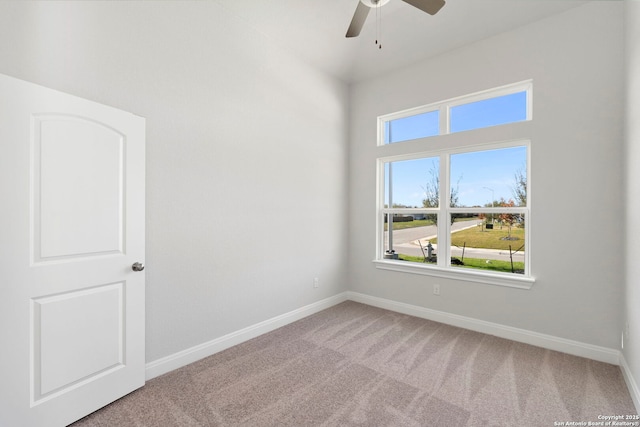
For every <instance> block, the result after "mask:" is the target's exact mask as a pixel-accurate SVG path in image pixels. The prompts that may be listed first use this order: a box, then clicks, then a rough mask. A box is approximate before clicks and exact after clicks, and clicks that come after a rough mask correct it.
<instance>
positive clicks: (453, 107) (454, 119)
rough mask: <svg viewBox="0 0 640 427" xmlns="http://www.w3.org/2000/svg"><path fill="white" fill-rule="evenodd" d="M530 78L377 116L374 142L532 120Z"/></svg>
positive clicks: (407, 138)
mask: <svg viewBox="0 0 640 427" xmlns="http://www.w3.org/2000/svg"><path fill="white" fill-rule="evenodd" d="M531 88H532V85H531V81H526V82H522V83H516V84H513V85H508V86H504V87H501V88H496V89H491V90H488V91H484V92H479V93H476V94H472V95H466V96H463V97H460V98H455V99H449V100H446V101H442V102H437V103H434V104H430V105H425V106H423V107H418V108H412V109H410V110H405V111H400V112H397V113H393V114H388V115H386V116H383V117H380V118H379V122H380V124H381V126H380V132H381V136H380V137H379V139H378V145H385V144H393V143H396V142H402V141H409V140H414V139H419V138H426V137H432V136H438V135H446V134H450V133H456V132H463V131H468V130H474V129H481V128H486V127H491V126H499V125H505V124H509V123H517V122H522V121H527V120H531V119H532V115H531V110H532V109H531V103H532V99H531Z"/></svg>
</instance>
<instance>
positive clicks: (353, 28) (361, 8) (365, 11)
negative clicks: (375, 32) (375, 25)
mask: <svg viewBox="0 0 640 427" xmlns="http://www.w3.org/2000/svg"><path fill="white" fill-rule="evenodd" d="M369 10H371V8H369V6H366V5H364V4H363V3H362V2H361V1H360V0H358V7H356V12H355V13H354V14H353V19H352V20H351V25H349V29H348V30H347V37H357V36H358V35H359V34H360V31H361V30H362V26H363V25H364V21H365V20H366V19H367V15H369Z"/></svg>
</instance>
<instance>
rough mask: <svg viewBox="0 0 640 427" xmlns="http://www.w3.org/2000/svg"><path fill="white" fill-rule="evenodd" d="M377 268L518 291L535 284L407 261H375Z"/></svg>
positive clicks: (530, 279) (525, 279)
mask: <svg viewBox="0 0 640 427" xmlns="http://www.w3.org/2000/svg"><path fill="white" fill-rule="evenodd" d="M373 263H374V264H375V266H376V268H378V269H381V270H390V271H399V272H402V273H410V274H421V275H424V276H434V277H443V278H446V279H455V280H464V281H467V282H476V283H484V284H488V285H497V286H506V287H509V288H517V289H531V286H533V284H534V283H535V281H536V279H535V278H534V277H527V276H522V275H516V274H514V275H505V274H500V273H487V272H484V271H477V270H465V269H462V268H459V269H458V268H442V267H437V266H433V265H422V264H416V263H411V262H406V261H389V260H374V261H373Z"/></svg>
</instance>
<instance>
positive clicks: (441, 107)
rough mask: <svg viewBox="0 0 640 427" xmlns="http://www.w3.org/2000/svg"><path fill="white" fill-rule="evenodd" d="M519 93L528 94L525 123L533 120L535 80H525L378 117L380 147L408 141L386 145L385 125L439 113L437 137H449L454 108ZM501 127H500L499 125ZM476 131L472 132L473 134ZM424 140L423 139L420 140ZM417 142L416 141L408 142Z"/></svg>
mask: <svg viewBox="0 0 640 427" xmlns="http://www.w3.org/2000/svg"><path fill="white" fill-rule="evenodd" d="M519 92H527V118H526V120H525V121H531V120H533V108H532V107H533V80H524V81H521V82H517V83H512V84H508V85H504V86H500V87H497V88H493V89H488V90H483V91H480V92H475V93H472V94H469V95H463V96H458V97H455V98H450V99H447V100H444V101H440V102H434V103H432V104H428V105H423V106H420V107H415V108H409V109H407V110H402V111H398V112H395V113H391V114H385V115H384V116H380V117H378V146H385V145H393V144H398V143H401V142H406V141H398V142H392V143H388V144H385V142H384V140H385V135H384V128H385V126H384V125H385V123H386V122H390V121H393V120H397V119H403V118H405V117H411V116H416V115H418V114H424V113H431V112H433V111H439V112H440V114H439V118H440V133H439V135H435V136H442V135H449V134H451V129H450V124H451V120H449V118H450V112H451V108H452V107H457V106H459V105H464V104H468V103H471V102H477V101H483V100H485V99H491V98H497V97H500V96H505V95H511V94H514V93H519ZM498 126H500V125H498ZM474 130H476V129H472V130H470V131H471V132H472V131H474ZM470 131H464V132H470ZM456 133H457V132H456ZM425 138H433V136H427V137H425ZM419 139H423V138H419ZM407 141H415V139H411V140H407Z"/></svg>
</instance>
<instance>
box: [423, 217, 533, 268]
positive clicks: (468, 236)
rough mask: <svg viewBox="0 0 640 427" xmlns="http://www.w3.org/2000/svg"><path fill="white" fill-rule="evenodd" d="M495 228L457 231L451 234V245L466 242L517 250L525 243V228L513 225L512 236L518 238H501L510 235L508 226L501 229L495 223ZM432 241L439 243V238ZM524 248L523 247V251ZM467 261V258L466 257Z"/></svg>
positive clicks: (473, 245)
mask: <svg viewBox="0 0 640 427" xmlns="http://www.w3.org/2000/svg"><path fill="white" fill-rule="evenodd" d="M494 227H495V228H494V229H493V230H486V229H483V227H480V226H478V227H473V228H468V229H466V230H461V231H456V232H455V233H452V234H451V245H453V246H458V247H460V248H461V247H463V246H465V244H466V247H468V248H485V249H500V250H505V251H508V250H509V245H511V250H512V251H516V250H518V249H520V247H521V246H522V245H524V228H523V227H516V226H514V227H511V237H517V238H518V240H501V238H502V237H507V236H508V235H509V229H508V227H507V226H504V227H502V230H501V229H500V226H499V225H495V226H494ZM431 243H434V244H435V243H437V239H433V240H432V241H431ZM523 250H524V249H521V251H523ZM465 262H466V259H465Z"/></svg>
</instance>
